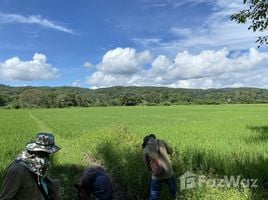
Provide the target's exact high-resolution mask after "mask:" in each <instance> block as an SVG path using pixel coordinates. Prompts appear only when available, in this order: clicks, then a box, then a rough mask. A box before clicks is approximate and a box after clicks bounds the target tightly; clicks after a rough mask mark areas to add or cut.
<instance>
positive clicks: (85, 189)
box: [74, 166, 113, 200]
mask: <svg viewBox="0 0 268 200" xmlns="http://www.w3.org/2000/svg"><path fill="white" fill-rule="evenodd" d="M74 186H75V188H76V190H77V194H78V200H88V199H89V198H90V196H91V195H93V196H94V197H96V198H97V199H99V200H111V199H112V198H113V186H112V181H111V178H110V177H109V175H108V173H107V172H106V171H105V170H104V168H102V167H101V166H92V167H90V168H88V169H87V170H86V171H85V172H84V173H83V175H82V176H81V178H80V183H79V184H75V185H74Z"/></svg>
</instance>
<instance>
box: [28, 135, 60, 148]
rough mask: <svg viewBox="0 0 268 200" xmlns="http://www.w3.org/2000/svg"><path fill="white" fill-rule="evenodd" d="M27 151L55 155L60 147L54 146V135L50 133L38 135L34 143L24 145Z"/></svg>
mask: <svg viewBox="0 0 268 200" xmlns="http://www.w3.org/2000/svg"><path fill="white" fill-rule="evenodd" d="M26 149H27V150H28V151H42V152H47V153H55V152H57V151H58V150H60V147H58V146H56V145H55V142H54V135H53V134H51V133H38V134H37V136H36V138H35V141H33V142H30V143H28V144H27V145H26Z"/></svg>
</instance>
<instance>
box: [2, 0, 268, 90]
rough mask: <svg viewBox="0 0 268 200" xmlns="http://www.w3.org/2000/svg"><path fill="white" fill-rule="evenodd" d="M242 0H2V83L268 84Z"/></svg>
mask: <svg viewBox="0 0 268 200" xmlns="http://www.w3.org/2000/svg"><path fill="white" fill-rule="evenodd" d="M242 8H243V5H242V0H180V1H179V0H131V1H130V0H108V1H107V0H75V1H74V0H68V1H63V0H46V1H41V0H23V1H21V0H1V5H0V52H1V53H0V83H1V84H8V85H12V86H22V85H32V86H78V87H87V88H99V87H110V86H116V85H123V86H130V85H135V86H148V85H150V86H167V87H182V88H223V87H259V88H268V80H267V78H266V77H267V76H268V64H267V63H268V47H267V46H263V47H261V48H259V49H258V48H257V44H255V40H256V38H257V36H258V35H259V33H252V32H251V31H248V30H247V26H248V25H238V24H236V23H235V22H231V21H230V19H229V17H230V15H231V14H233V13H235V12H237V11H238V10H241V9H242Z"/></svg>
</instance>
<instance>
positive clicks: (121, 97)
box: [0, 85, 268, 108]
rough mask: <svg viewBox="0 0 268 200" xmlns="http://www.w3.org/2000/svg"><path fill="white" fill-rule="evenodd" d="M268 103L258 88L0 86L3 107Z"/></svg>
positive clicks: (267, 96)
mask: <svg viewBox="0 0 268 200" xmlns="http://www.w3.org/2000/svg"><path fill="white" fill-rule="evenodd" d="M227 103H268V90H267V89H258V88H225V89H207V90H201V89H180V88H165V87H121V86H120V87H119V86H118V87H111V88H101V89H96V90H92V89H86V88H77V87H28V86H27V87H10V86H6V85H0V106H1V107H7V108H26V107H40V108H54V107H60V108H62V107H69V106H82V107H88V106H134V105H176V104H227Z"/></svg>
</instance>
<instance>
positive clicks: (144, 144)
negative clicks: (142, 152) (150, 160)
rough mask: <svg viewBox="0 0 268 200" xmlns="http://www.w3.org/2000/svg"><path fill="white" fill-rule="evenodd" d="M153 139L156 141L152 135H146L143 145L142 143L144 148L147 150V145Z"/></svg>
mask: <svg viewBox="0 0 268 200" xmlns="http://www.w3.org/2000/svg"><path fill="white" fill-rule="evenodd" d="M151 139H156V136H155V135H154V134H153V133H151V134H149V135H146V136H145V137H144V138H143V143H142V148H145V146H146V145H147V143H148V142H149V141H150V140H151Z"/></svg>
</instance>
